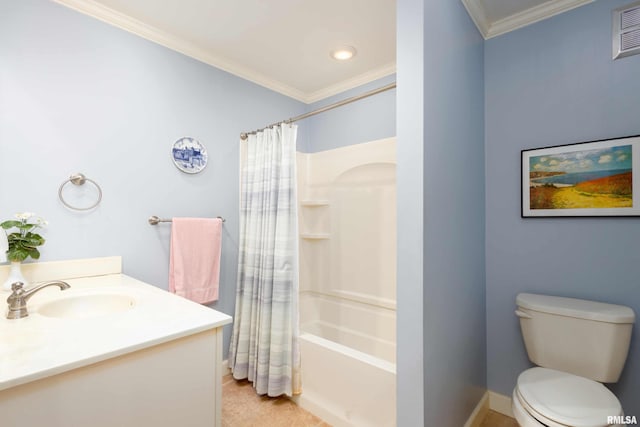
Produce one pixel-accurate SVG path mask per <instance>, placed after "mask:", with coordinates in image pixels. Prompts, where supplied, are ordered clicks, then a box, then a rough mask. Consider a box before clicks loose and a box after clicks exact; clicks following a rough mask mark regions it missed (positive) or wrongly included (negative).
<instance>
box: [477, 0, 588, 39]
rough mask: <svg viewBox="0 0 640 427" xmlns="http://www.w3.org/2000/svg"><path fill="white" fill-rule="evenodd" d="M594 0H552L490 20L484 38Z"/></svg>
mask: <svg viewBox="0 0 640 427" xmlns="http://www.w3.org/2000/svg"><path fill="white" fill-rule="evenodd" d="M594 1H595V0H552V1H548V2H546V3H543V4H541V5H539V6H535V7H532V8H531V9H527V10H525V11H523V12H520V13H516V14H515V15H511V16H509V17H507V18H504V19H500V20H498V21H495V22H492V23H491V25H490V26H489V31H488V32H487V36H486V37H485V38H487V39H489V38H491V37H496V36H499V35H501V34H505V33H508V32H510V31H513V30H517V29H518V28H522V27H526V26H527V25H531V24H533V23H535V22H539V21H542V20H545V19H547V18H551V17H552V16H555V15H559V14H561V13H564V12H567V11H569V10H571V9H575V8H577V7H580V6H584V5H585V4H588V3H592V2H594Z"/></svg>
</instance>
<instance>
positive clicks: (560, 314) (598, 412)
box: [512, 294, 635, 427]
mask: <svg viewBox="0 0 640 427" xmlns="http://www.w3.org/2000/svg"><path fill="white" fill-rule="evenodd" d="M516 304H517V306H518V309H517V310H516V315H517V316H518V317H519V318H520V328H521V330H522V335H523V338H524V343H525V346H526V348H527V354H528V355H529V359H530V360H531V361H532V362H533V363H535V364H536V365H538V367H535V368H531V369H527V370H526V371H524V372H522V373H521V374H520V376H519V377H518V384H517V385H516V388H515V390H513V399H512V409H513V414H514V416H515V418H516V421H518V424H519V425H520V426H521V427H542V426H548V427H604V426H612V425H617V424H615V420H616V418H613V417H619V416H622V415H623V411H622V407H621V405H620V402H619V401H618V399H617V398H616V396H615V395H614V394H613V393H611V391H609V389H608V388H606V387H605V386H604V385H603V384H601V383H603V382H604V383H615V382H617V381H618V379H619V378H620V373H621V372H622V368H623V367H624V363H625V361H626V359H627V354H628V352H629V343H630V341H631V328H632V327H633V323H634V321H635V314H634V312H633V310H632V309H631V308H629V307H625V306H621V305H613V304H605V303H600V302H594V301H586V300H579V299H573V298H562V297H553V296H547V295H535V294H519V295H518V297H517V298H516ZM618 419H619V418H618Z"/></svg>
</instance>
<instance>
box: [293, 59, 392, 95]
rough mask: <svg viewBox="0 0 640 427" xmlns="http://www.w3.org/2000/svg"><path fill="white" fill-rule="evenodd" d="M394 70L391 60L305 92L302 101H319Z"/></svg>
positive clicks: (388, 74) (384, 75)
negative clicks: (372, 68)
mask: <svg viewBox="0 0 640 427" xmlns="http://www.w3.org/2000/svg"><path fill="white" fill-rule="evenodd" d="M395 72H396V64H395V62H392V63H390V64H387V65H384V66H382V67H380V68H377V69H375V70H371V71H367V72H366V73H363V74H360V75H359V76H355V77H353V78H350V79H348V80H344V81H342V82H340V83H336V84H334V85H331V86H327V87H326V88H324V89H320V90H317V91H315V92H311V93H309V94H306V95H305V97H304V100H302V101H303V102H305V103H307V104H311V103H314V102H317V101H320V100H322V99H325V98H329V97H330V96H333V95H337V94H339V93H342V92H345V91H347V90H349V89H353V88H356V87H358V86H362V85H363V84H366V83H371V82H372V81H375V80H378V79H381V78H382V77H386V76H390V75H391V74H394V73H395Z"/></svg>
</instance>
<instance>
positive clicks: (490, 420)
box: [480, 411, 518, 427]
mask: <svg viewBox="0 0 640 427" xmlns="http://www.w3.org/2000/svg"><path fill="white" fill-rule="evenodd" d="M480 427H518V423H517V422H516V420H514V419H513V418H511V417H507V416H505V415H502V414H499V413H497V412H495V411H489V413H488V414H487V416H486V417H485V419H484V421H483V422H482V424H481V425H480Z"/></svg>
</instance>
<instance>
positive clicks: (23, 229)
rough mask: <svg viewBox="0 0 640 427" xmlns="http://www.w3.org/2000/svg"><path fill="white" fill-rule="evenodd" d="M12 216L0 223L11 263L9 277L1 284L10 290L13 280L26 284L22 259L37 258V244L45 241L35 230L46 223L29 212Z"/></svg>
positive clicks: (40, 244) (38, 256) (38, 255)
mask: <svg viewBox="0 0 640 427" xmlns="http://www.w3.org/2000/svg"><path fill="white" fill-rule="evenodd" d="M14 216H15V217H16V219H11V220H7V221H4V222H2V223H0V227H2V229H3V230H4V232H5V233H6V236H7V247H8V249H7V250H6V252H5V254H6V257H7V260H8V261H9V262H10V263H11V270H10V272H9V277H8V278H7V280H6V281H5V283H4V285H3V289H4V290H11V284H12V283H15V282H23V283H25V284H26V282H25V279H24V276H22V271H21V265H22V261H24V260H26V259H27V258H29V257H31V258H33V259H39V258H40V251H39V250H38V246H42V245H43V244H44V242H45V240H44V238H43V237H42V236H41V235H39V234H38V233H36V232H35V230H37V229H38V228H41V227H44V226H45V225H47V221H45V220H44V219H43V218H41V217H39V216H36V215H35V214H33V213H31V212H23V213H17V214H15V215H14Z"/></svg>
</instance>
